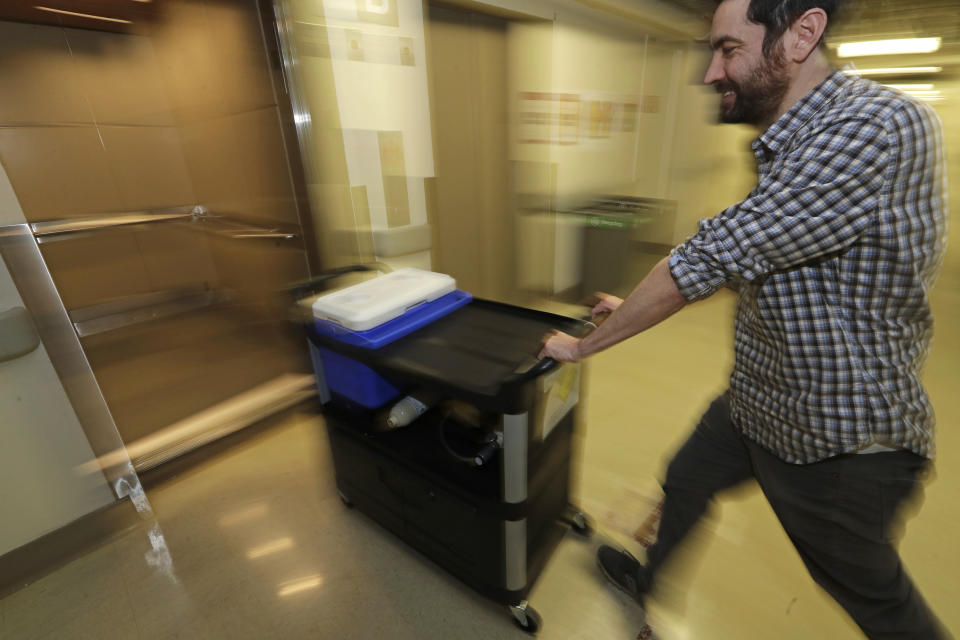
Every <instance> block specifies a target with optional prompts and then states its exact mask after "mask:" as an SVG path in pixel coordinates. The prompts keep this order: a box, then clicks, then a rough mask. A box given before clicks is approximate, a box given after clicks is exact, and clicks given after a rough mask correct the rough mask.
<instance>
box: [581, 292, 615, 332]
mask: <svg viewBox="0 0 960 640" xmlns="http://www.w3.org/2000/svg"><path fill="white" fill-rule="evenodd" d="M586 304H587V306H589V307H590V315H591V316H592V317H593V322H594V323H595V324H597V325H600V324H601V323H602V322H603V321H604V320H606V319H607V318H608V317H610V314H611V313H613V312H614V311H616V310H617V308H618V307H619V306H620V305H621V304H623V298H618V297H617V296H613V295H610V294H609V293H602V292H600V291H598V292H596V293H594V294H593V295H592V296H591V297H590V299H589V300H588V301H587V303H586Z"/></svg>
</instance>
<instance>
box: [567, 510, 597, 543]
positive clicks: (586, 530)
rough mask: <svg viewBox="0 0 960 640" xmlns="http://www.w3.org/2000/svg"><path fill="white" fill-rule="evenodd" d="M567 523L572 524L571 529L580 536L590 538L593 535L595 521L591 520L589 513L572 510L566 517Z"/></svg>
mask: <svg viewBox="0 0 960 640" xmlns="http://www.w3.org/2000/svg"><path fill="white" fill-rule="evenodd" d="M566 523H567V524H569V525H570V529H571V530H572V531H573V532H574V533H575V534H577V535H578V536H583V537H584V538H589V537H590V536H592V535H593V530H594V528H593V523H592V522H591V521H590V518H588V517H587V514H585V513H583V512H582V511H576V510H572V511H571V512H570V516H569V517H568V518H566Z"/></svg>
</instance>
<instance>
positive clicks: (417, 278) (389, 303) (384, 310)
mask: <svg viewBox="0 0 960 640" xmlns="http://www.w3.org/2000/svg"><path fill="white" fill-rule="evenodd" d="M456 288H457V283H456V281H455V280H454V279H453V278H451V277H450V276H448V275H445V274H442V273H434V272H433V271H424V270H423V269H413V268H405V269H397V270H396V271H392V272H390V273H387V274H385V275H382V276H378V277H376V278H373V279H372V280H367V281H365V282H361V283H360V284H355V285H353V286H351V287H347V288H346V289H341V290H340V291H335V292H334V293H330V294H327V295H325V296H320V297H319V298H317V299H316V300H315V301H314V303H313V317H314V318H317V319H318V320H330V321H331V322H335V323H337V324H339V325H340V326H342V327H344V328H346V329H349V330H351V331H368V330H370V329H373V328H374V327H378V326H380V325H381V324H383V323H384V322H389V321H390V320H393V319H394V318H398V317H400V316H402V315H403V314H404V313H405V312H406V311H407V310H409V309H411V308H413V307H415V306H417V305H419V304H423V303H425V302H431V301H433V300H436V299H437V298H439V297H441V296H445V295H446V294H448V293H451V292H452V291H454V290H455V289H456Z"/></svg>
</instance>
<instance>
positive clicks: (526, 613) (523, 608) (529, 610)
mask: <svg viewBox="0 0 960 640" xmlns="http://www.w3.org/2000/svg"><path fill="white" fill-rule="evenodd" d="M510 613H511V614H512V615H513V624H515V625H517V626H518V627H520V628H521V629H523V630H524V631H526V632H527V633H529V634H531V635H534V634H536V633H537V632H538V631H540V629H541V627H543V619H542V618H541V617H540V614H539V613H537V610H536V609H534V608H533V607H531V606H530V604H529V603H528V602H527V601H526V600H521V601H520V604H512V605H510Z"/></svg>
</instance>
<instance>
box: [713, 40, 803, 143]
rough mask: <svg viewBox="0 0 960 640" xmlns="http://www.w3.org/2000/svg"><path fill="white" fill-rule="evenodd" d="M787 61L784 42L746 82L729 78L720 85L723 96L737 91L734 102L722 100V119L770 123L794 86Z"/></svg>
mask: <svg viewBox="0 0 960 640" xmlns="http://www.w3.org/2000/svg"><path fill="white" fill-rule="evenodd" d="M786 66H787V65H786V60H785V57H784V55H783V47H782V45H781V44H780V43H778V44H777V47H776V48H775V50H774V51H772V52H771V53H770V55H769V56H768V57H766V58H763V59H762V60H761V61H760V63H759V64H757V66H756V67H754V69H753V71H752V72H751V74H750V77H749V78H747V80H745V81H744V82H743V83H742V84H739V83H736V82H733V81H732V80H728V81H727V82H723V83H720V84H718V85H717V91H718V92H719V93H720V95H721V96H723V94H724V93H726V92H727V91H733V92H734V93H735V94H736V95H735V96H734V102H733V104H732V105H731V106H729V107H727V106H725V105H724V104H723V102H722V97H721V103H720V121H721V122H726V123H728V124H741V123H742V124H750V125H759V124H763V123H765V122H768V121H769V120H770V119H771V117H772V116H773V115H774V114H775V113H776V112H777V109H778V108H779V107H780V104H781V103H782V102H783V97H784V96H785V95H786V94H787V89H789V88H790V78H789V77H788V76H787V73H786Z"/></svg>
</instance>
